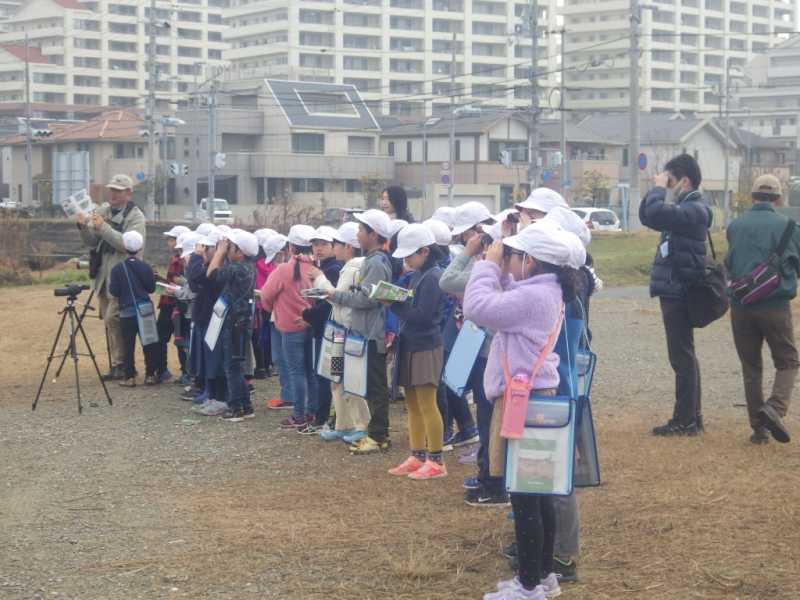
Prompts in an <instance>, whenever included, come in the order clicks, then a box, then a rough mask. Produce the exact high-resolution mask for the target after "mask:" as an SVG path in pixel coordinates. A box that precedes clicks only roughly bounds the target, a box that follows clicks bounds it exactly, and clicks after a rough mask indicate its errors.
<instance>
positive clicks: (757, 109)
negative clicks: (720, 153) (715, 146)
mask: <svg viewBox="0 0 800 600" xmlns="http://www.w3.org/2000/svg"><path fill="white" fill-rule="evenodd" d="M745 74H746V76H747V80H746V83H744V84H743V85H742V84H740V85H736V86H735V87H734V94H733V96H734V98H733V100H732V101H731V106H730V113H731V117H730V121H731V123H732V124H733V125H734V126H737V127H740V128H742V129H746V130H747V131H750V132H753V133H755V134H758V136H761V137H764V138H768V139H769V140H771V141H773V142H777V143H778V144H779V145H780V146H782V147H784V148H785V149H786V148H788V149H789V150H788V154H789V156H791V160H792V161H793V162H797V163H798V167H797V169H796V172H795V174H800V154H798V153H797V151H796V149H797V147H798V142H799V141H800V127H798V123H797V119H798V116H800V36H793V37H792V38H790V39H788V40H786V41H784V42H783V43H781V44H779V45H777V46H775V47H774V48H771V49H770V50H769V51H768V52H767V53H766V54H765V55H763V56H759V57H756V58H755V59H753V61H752V62H751V63H750V64H749V65H748V66H747V68H746V73H745ZM737 83H739V82H737ZM791 148H795V150H791Z"/></svg>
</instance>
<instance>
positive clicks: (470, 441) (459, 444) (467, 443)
mask: <svg viewBox="0 0 800 600" xmlns="http://www.w3.org/2000/svg"><path fill="white" fill-rule="evenodd" d="M479 441H480V438H479V437H478V436H477V435H476V436H475V437H474V438H469V439H468V440H464V441H463V442H456V443H454V444H453V447H454V448H463V447H464V446H471V445H472V444H477V443H478V442H479Z"/></svg>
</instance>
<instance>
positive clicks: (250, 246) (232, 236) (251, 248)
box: [228, 229, 258, 257]
mask: <svg viewBox="0 0 800 600" xmlns="http://www.w3.org/2000/svg"><path fill="white" fill-rule="evenodd" d="M228 239H229V240H230V241H231V242H232V243H234V244H236V246H237V247H238V248H239V250H241V251H242V252H243V253H244V254H245V255H247V256H250V257H253V256H255V255H257V254H258V239H257V238H256V236H255V235H253V234H252V233H250V232H249V231H245V230H244V229H234V230H233V231H231V232H230V233H229V234H228Z"/></svg>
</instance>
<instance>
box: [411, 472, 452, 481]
mask: <svg viewBox="0 0 800 600" xmlns="http://www.w3.org/2000/svg"><path fill="white" fill-rule="evenodd" d="M411 475H413V473H411V474H410V475H409V476H408V478H409V479H410V480H411V481H428V480H429V479H443V478H445V477H447V473H439V474H438V475H429V476H426V477H412V476H411Z"/></svg>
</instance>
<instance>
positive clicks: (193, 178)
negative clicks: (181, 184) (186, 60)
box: [189, 63, 200, 223]
mask: <svg viewBox="0 0 800 600" xmlns="http://www.w3.org/2000/svg"><path fill="white" fill-rule="evenodd" d="M199 68H200V64H199V63H197V64H195V65H194V94H193V95H192V109H193V110H192V137H193V138H194V140H193V141H194V144H193V145H192V167H191V169H192V172H191V174H190V175H189V183H190V185H191V186H192V190H191V193H190V194H189V198H190V199H191V201H192V223H196V222H197V200H198V198H197V178H198V170H199V168H200V165H199V164H198V160H197V158H198V154H199V152H200V135H199V132H198V128H199V126H200V118H199V116H200V102H199V101H198V98H199V96H198V95H197V94H198V80H197V72H198V70H199Z"/></svg>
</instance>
